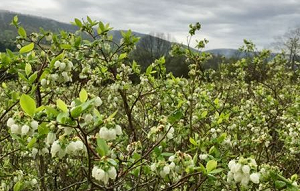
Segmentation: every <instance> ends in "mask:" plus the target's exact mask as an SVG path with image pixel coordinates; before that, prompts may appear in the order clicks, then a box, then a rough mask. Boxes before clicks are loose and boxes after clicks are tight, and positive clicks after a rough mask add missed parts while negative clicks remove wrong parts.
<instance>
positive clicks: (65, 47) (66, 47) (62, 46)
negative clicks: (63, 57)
mask: <svg viewBox="0 0 300 191" xmlns="http://www.w3.org/2000/svg"><path fill="white" fill-rule="evenodd" d="M60 47H61V48H62V49H67V50H68V49H71V48H72V45H70V44H61V45H60Z"/></svg>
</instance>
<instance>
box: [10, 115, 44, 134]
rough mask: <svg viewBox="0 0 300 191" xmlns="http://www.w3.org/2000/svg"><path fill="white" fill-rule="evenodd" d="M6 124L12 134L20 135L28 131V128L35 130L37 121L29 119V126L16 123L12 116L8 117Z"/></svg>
mask: <svg viewBox="0 0 300 191" xmlns="http://www.w3.org/2000/svg"><path fill="white" fill-rule="evenodd" d="M6 125H7V126H8V127H10V130H11V133H13V134H19V135H22V136H25V135H27V134H28V133H29V131H30V129H32V131H35V130H36V129H37V128H38V125H39V124H38V122H37V121H34V120H33V121H31V122H30V124H29V125H30V126H29V125H27V124H24V125H23V126H20V125H18V124H17V123H16V122H15V120H14V119H13V118H9V119H8V120H7V123H6ZM30 127H31V128H30Z"/></svg>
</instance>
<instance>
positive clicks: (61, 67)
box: [41, 60, 73, 87]
mask: <svg viewBox="0 0 300 191" xmlns="http://www.w3.org/2000/svg"><path fill="white" fill-rule="evenodd" d="M54 68H55V69H56V70H57V73H54V74H49V75H48V76H47V77H46V78H43V79H41V85H42V86H43V87H47V86H48V85H50V84H55V83H56V82H59V83H63V82H71V81H72V76H71V73H70V71H71V70H72V68H73V63H72V62H71V61H69V60H66V61H65V62H60V61H56V62H55V63H54Z"/></svg>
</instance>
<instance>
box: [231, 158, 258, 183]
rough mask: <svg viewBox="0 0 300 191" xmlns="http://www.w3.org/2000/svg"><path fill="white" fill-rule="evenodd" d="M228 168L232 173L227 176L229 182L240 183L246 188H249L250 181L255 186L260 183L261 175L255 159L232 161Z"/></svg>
mask: <svg viewBox="0 0 300 191" xmlns="http://www.w3.org/2000/svg"><path fill="white" fill-rule="evenodd" d="M228 167H229V169H230V171H229V172H228V174H227V182H235V183H240V184H241V185H242V186H244V187H247V186H248V184H249V181H251V182H253V183H254V184H258V183H259V178H260V173H259V172H257V170H256V169H257V165H256V161H255V160H254V159H252V158H248V159H244V158H241V159H239V160H238V161H236V160H231V161H230V162H229V163H228Z"/></svg>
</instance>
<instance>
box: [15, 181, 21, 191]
mask: <svg viewBox="0 0 300 191" xmlns="http://www.w3.org/2000/svg"><path fill="white" fill-rule="evenodd" d="M22 184H23V183H22V182H21V181H18V182H17V183H16V184H15V185H14V191H20V190H21V187H22Z"/></svg>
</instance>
